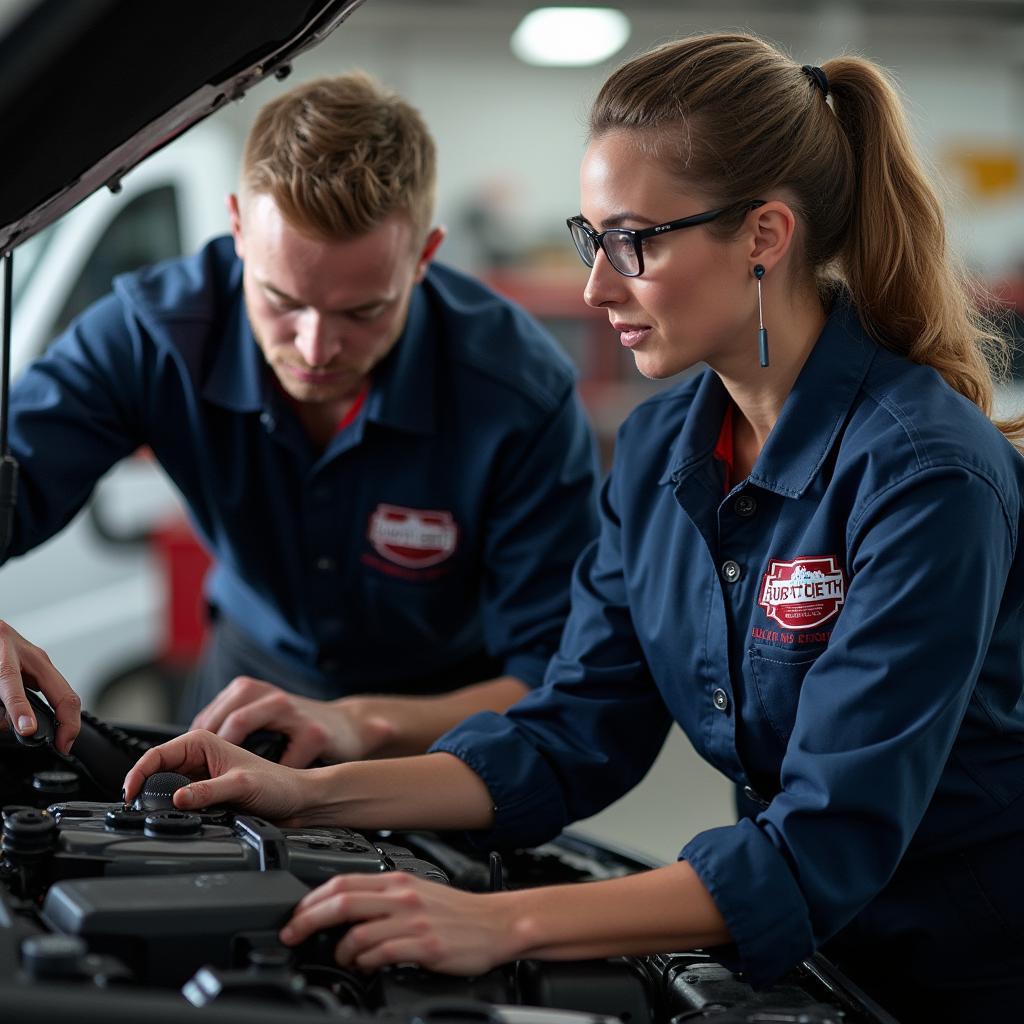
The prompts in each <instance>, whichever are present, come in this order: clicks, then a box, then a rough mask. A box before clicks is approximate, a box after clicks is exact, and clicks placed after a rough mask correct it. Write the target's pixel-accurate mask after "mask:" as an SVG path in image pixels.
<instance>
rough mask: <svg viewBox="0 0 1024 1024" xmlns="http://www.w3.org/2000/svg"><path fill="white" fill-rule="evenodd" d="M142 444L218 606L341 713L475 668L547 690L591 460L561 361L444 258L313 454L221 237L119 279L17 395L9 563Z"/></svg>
mask: <svg viewBox="0 0 1024 1024" xmlns="http://www.w3.org/2000/svg"><path fill="white" fill-rule="evenodd" d="M140 445H148V446H149V447H150V448H151V449H152V451H153V453H154V454H155V456H156V458H157V459H158V460H159V462H160V464H161V465H162V466H163V467H164V469H165V470H166V471H167V473H168V474H169V476H170V478H171V479H172V480H173V481H174V483H175V484H176V485H177V487H178V488H179V489H180V491H181V494H182V495H183V497H184V499H185V501H186V503H187V506H188V509H189V512H190V515H191V519H192V522H193V524H194V526H195V528H196V530H197V532H198V534H199V536H200V537H201V538H202V540H203V541H204V543H205V545H206V546H207V547H208V549H209V550H210V552H211V553H212V555H213V557H214V560H215V564H214V567H213V569H212V572H211V574H210V575H209V577H208V579H207V582H206V593H207V597H208V600H209V601H210V602H211V603H212V605H213V606H214V607H215V608H216V609H217V611H218V613H219V614H221V615H223V616H226V617H227V618H228V619H229V620H230V622H231V623H232V624H233V625H234V626H235V627H236V628H238V629H241V630H242V631H244V633H245V634H246V635H247V636H248V637H249V638H251V639H253V640H255V641H256V642H258V643H259V644H262V645H263V646H264V647H265V648H266V649H267V650H268V651H270V652H272V653H273V654H274V655H275V656H276V657H277V658H279V659H280V660H281V661H283V662H284V663H286V664H288V665H291V666H295V667H297V668H300V669H304V670H306V671H307V672H308V673H309V674H310V678H311V679H313V680H317V679H318V680H319V681H320V682H319V689H320V692H316V690H314V691H313V695H316V696H321V697H324V698H326V697H336V696H340V695H341V694H343V693H345V692H356V691H364V690H373V691H388V690H397V691H399V692H405V691H412V692H415V691H416V680H417V679H418V678H422V677H426V676H432V677H437V676H441V677H443V673H444V671H445V670H446V669H447V668H449V667H451V666H454V665H457V664H459V663H463V662H465V661H466V660H468V659H471V658H473V657H479V656H480V655H481V653H485V654H486V655H489V656H490V657H491V658H492V659H494V660H496V661H497V663H498V664H499V665H501V666H503V670H504V672H505V673H507V674H509V675H512V676H515V677H517V678H519V679H521V680H522V681H523V682H524V683H526V684H527V685H531V686H533V685H537V684H538V683H539V682H540V681H541V679H542V677H543V673H544V667H545V666H546V664H547V662H548V660H549V658H550V656H551V654H552V653H553V651H554V650H555V648H556V647H557V643H558V637H559V634H560V631H561V627H562V625H563V623H564V620H565V616H566V614H567V611H568V590H569V580H570V576H571V572H572V565H573V562H574V561H575V558H576V556H577V555H578V554H579V552H580V550H581V549H582V547H583V546H584V544H585V543H586V542H587V541H588V540H589V539H590V538H591V537H593V536H594V535H595V534H596V531H597V512H596V501H595V497H596V495H595V490H596V482H595V481H596V459H595V451H594V446H593V442H592V438H591V435H590V431H589V428H588V425H587V422H586V418H585V414H584V412H583V409H582V407H581V405H580V403H579V400H578V396H577V394H576V391H575V385H574V373H573V370H572V367H571V364H570V363H569V361H568V360H567V358H566V357H565V356H564V355H563V354H562V353H561V352H560V351H559V350H558V349H557V346H556V345H555V343H554V342H553V341H552V340H551V338H550V337H549V336H548V335H547V334H546V333H545V332H544V330H543V329H542V328H541V327H540V326H539V325H538V324H537V323H536V322H535V321H534V320H532V319H531V318H530V317H529V316H527V315H526V314H525V313H524V312H523V311H522V310H520V309H518V308H517V307H515V306H513V305H512V304H511V303H509V302H507V301H505V300H504V299H502V298H500V297H499V296H497V295H496V294H494V293H493V292H491V291H490V290H488V289H487V288H485V287H484V286H483V285H481V284H480V283H478V282H476V281H474V280H472V279H471V278H469V277H467V276H465V275H463V274H461V273H458V272H456V271H454V270H451V269H447V268H444V267H441V266H438V265H433V266H431V268H430V269H429V270H428V272H427V275H426V277H425V279H424V281H423V282H422V283H421V284H419V285H417V286H416V287H415V289H414V291H413V294H412V299H411V304H410V308H409V315H408V321H407V323H406V325H405V329H404V331H403V333H402V335H401V337H400V338H399V340H398V342H397V343H396V345H395V347H394V349H393V350H392V351H391V353H389V355H388V356H387V357H386V358H385V359H384V361H383V362H382V363H381V364H380V365H379V366H378V367H377V368H376V369H375V370H374V372H373V377H372V386H371V388H370V392H369V394H368V396H367V398H366V401H365V404H364V406H363V408H362V410H361V411H360V414H359V416H358V417H357V419H356V420H355V421H354V422H353V423H352V424H351V425H350V426H348V427H347V428H346V429H345V430H344V431H341V432H340V433H339V434H337V435H336V436H335V437H334V438H333V439H332V440H331V442H330V443H329V444H328V446H327V447H326V449H325V450H324V451H322V452H318V451H317V450H315V449H314V447H313V446H312V445H311V444H310V442H309V441H308V439H307V437H306V435H305V433H304V432H303V429H302V427H301V425H300V423H299V421H298V419H297V417H296V416H295V415H294V413H293V412H292V410H291V409H290V408H289V406H288V403H287V401H286V400H285V398H284V396H283V395H282V394H281V392H280V389H279V388H278V387H277V386H275V382H274V377H273V373H272V371H271V370H270V369H269V368H268V367H267V365H266V363H265V361H264V358H263V355H262V353H261V351H260V350H259V348H258V346H257V344H256V342H255V339H254V338H253V334H252V329H251V327H250V325H249V321H248V318H247V316H246V312H245V306H244V301H243V295H242V265H241V263H240V261H239V260H238V259H237V258H236V257H235V255H234V250H233V246H232V241H231V239H230V238H226V237H225V238H220V239H217V240H214V241H213V242H211V243H210V244H209V245H207V246H206V247H205V248H203V249H202V250H201V251H200V252H199V253H198V254H196V255H195V256H193V257H191V258H187V259H183V260H177V261H173V262H170V263H165V264H160V265H158V266H156V267H152V268H149V269H147V270H143V271H140V272H138V273H133V274H128V275H125V276H122V277H119V278H117V279H116V281H115V282H114V287H113V292H112V294H111V295H109V296H108V297H106V298H104V299H102V300H101V301H100V302H98V303H97V304H96V305H94V306H93V307H92V308H91V309H89V310H88V311H87V312H86V313H84V314H83V315H82V316H81V317H80V318H79V319H78V320H77V321H76V322H75V323H73V324H72V325H71V327H70V328H69V329H68V331H67V332H66V333H65V334H64V335H63V336H62V337H61V338H59V339H58V340H57V341H55V342H54V344H53V345H51V346H50V348H49V349H48V351H47V352H46V353H45V354H44V356H43V357H42V358H41V359H39V360H38V361H36V362H35V363H34V364H33V365H32V366H30V367H29V368H28V369H27V370H26V372H25V373H24V374H23V375H22V376H21V377H20V379H19V380H18V381H17V383H16V385H15V387H14V389H13V393H12V398H11V446H12V449H13V452H14V454H15V456H16V457H17V458H18V460H19V461H20V463H21V481H20V483H21V486H20V491H19V495H18V506H17V523H16V529H15V534H14V541H13V547H12V553H13V554H17V553H19V552H22V551H26V550H28V549H29V548H32V547H34V546H35V545H37V544H39V543H41V542H42V541H44V540H45V539H46V538H47V537H49V536H51V535H52V534H53V533H55V532H56V531H57V530H59V529H60V528H61V527H62V526H63V525H64V524H65V523H66V522H67V521H68V520H69V519H70V518H71V517H72V516H73V515H74V514H75V512H77V511H78V509H79V508H81V506H82V505H83V503H84V502H85V500H86V499H87V497H88V496H89V494H90V492H91V491H92V488H93V485H94V484H95V483H96V481H97V480H98V479H99V478H100V476H101V475H102V474H103V473H104V472H105V471H106V470H107V469H108V468H109V467H110V466H111V465H113V464H114V463H115V462H116V461H117V460H118V459H121V458H123V457H124V456H126V455H128V454H130V453H131V452H133V451H135V449H137V448H138V447H139V446H140Z"/></svg>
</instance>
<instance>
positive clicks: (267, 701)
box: [191, 676, 393, 768]
mask: <svg viewBox="0 0 1024 1024" xmlns="http://www.w3.org/2000/svg"><path fill="white" fill-rule="evenodd" d="M358 707H359V705H358V703H356V702H354V701H352V700H348V701H346V700H345V699H342V700H336V701H323V700H313V699H311V698H309V697H298V696H296V695H295V694H292V693H288V692H286V691H285V690H282V689H280V688H279V687H277V686H274V685H273V684H271V683H266V682H263V680H261V679H253V678H251V677H249V676H239V677H238V678H237V679H234V680H233V681H232V682H231V684H230V685H229V686H228V687H226V688H225V689H224V690H222V691H221V692H220V693H219V694H218V695H217V696H216V697H214V699H213V700H212V701H210V703H209V704H207V706H206V707H205V708H203V710H202V711H200V712H199V714H198V715H196V717H195V718H194V719H193V721H192V726H191V728H193V729H208V730H209V731H210V732H213V733H216V734H217V735H218V736H221V737H223V738H224V739H225V740H227V741H228V742H229V743H241V742H242V741H243V740H244V739H245V738H246V736H248V735H249V734H250V733H252V732H256V731H257V730H258V729H269V730H272V731H274V732H283V733H284V734H285V735H286V736H287V737H288V746H287V747H286V748H285V751H284V753H283V754H282V755H281V764H282V765H285V766H286V767H289V768H305V767H307V766H308V765H310V764H312V763H313V762H314V761H316V760H317V759H319V760H321V761H327V762H329V763H335V762H341V761H361V760H364V759H365V758H367V757H372V756H373V755H374V754H375V753H377V751H378V750H380V749H381V747H383V746H384V745H385V744H386V743H387V741H388V740H389V739H390V737H391V735H392V732H393V729H392V727H391V724H390V723H389V722H388V721H387V719H385V718H383V717H381V716H379V715H373V714H370V715H361V714H359V713H358V710H357V709H358Z"/></svg>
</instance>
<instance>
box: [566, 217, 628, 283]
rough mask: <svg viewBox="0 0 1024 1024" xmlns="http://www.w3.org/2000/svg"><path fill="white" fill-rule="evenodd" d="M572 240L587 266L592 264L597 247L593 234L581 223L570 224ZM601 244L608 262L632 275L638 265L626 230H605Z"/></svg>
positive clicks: (620, 271)
mask: <svg viewBox="0 0 1024 1024" xmlns="http://www.w3.org/2000/svg"><path fill="white" fill-rule="evenodd" d="M572 240H573V241H574V242H575V243H576V251H577V252H578V253H579V254H580V258H581V259H582V260H583V262H584V263H586V265H587V266H588V267H592V266H593V265H594V260H595V259H596V258H597V247H596V243H595V241H594V236H593V235H592V234H590V232H588V231H587V230H586V229H585V228H584V227H583V226H582V225H580V224H575V223H574V224H573V225H572ZM602 245H603V248H604V252H605V255H606V256H607V257H608V262H609V263H611V265H612V266H613V267H614V268H615V269H616V270H617V271H619V273H621V274H627V275H634V274H636V273H637V272H638V271H639V269H640V267H639V263H638V261H637V255H636V246H635V245H634V244H633V238H632V236H631V235H630V233H629V232H628V231H614V230H613V231H606V232H605V233H604V236H603V239H602Z"/></svg>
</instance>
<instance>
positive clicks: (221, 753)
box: [124, 730, 308, 823]
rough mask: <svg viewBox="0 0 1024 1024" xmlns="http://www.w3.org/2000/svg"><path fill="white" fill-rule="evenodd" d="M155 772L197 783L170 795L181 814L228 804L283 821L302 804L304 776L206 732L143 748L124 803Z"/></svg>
mask: <svg viewBox="0 0 1024 1024" xmlns="http://www.w3.org/2000/svg"><path fill="white" fill-rule="evenodd" d="M157 772H180V773H181V774H182V775H188V776H190V777H191V778H193V779H196V780H198V781H196V782H193V783H192V784H191V785H190V786H184V787H182V788H181V789H179V790H178V791H177V792H176V793H175V794H174V806H175V807H177V808H178V809H179V810H183V811H184V810H191V809H193V808H198V807H211V806H213V805H214V804H229V805H230V806H232V807H234V808H237V809H241V810H246V811H251V812H253V813H254V814H259V815H261V816H262V817H266V818H272V819H273V820H274V821H281V822H284V823H287V822H289V821H291V820H293V819H294V818H295V817H296V815H298V814H299V812H300V811H301V810H302V809H303V807H304V805H305V801H304V800H303V795H304V787H305V786H306V783H305V780H304V779H303V775H305V774H307V773H304V772H298V771H296V770H295V769H294V768H283V767H282V766H281V765H277V764H273V763H272V762H270V761H265V760H264V759H263V758H262V757H257V756H256V755H255V754H250V753H249V751H248V750H243V749H242V748H241V747H236V746H235V745H234V744H233V743H229V742H228V741H227V740H224V739H221V738H220V737H219V736H214V735H213V734H212V733H209V732H203V731H199V730H197V731H195V732H187V733H185V735H184V736H178V737H177V738H176V739H173V740H170V741H169V742H167V743H162V744H161V745H160V746H158V747H153V748H152V749H151V750H147V751H146V753H145V754H143V755H142V757H140V758H139V760H138V761H137V762H136V763H135V766H134V767H133V768H132V770H131V771H130V772H129V773H128V774H127V775H126V776H125V780H124V794H125V796H124V798H125V801H126V802H130V801H131V800H134V799H135V796H136V795H137V794H138V793H139V791H140V790H141V789H142V786H143V783H144V782H145V781H146V779H147V778H149V776H150V775H154V774H156V773H157ZM306 788H308V787H306Z"/></svg>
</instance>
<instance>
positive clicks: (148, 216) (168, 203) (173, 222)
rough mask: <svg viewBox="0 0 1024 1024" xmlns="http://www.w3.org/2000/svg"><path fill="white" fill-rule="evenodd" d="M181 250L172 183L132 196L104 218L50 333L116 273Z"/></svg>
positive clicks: (99, 292) (55, 332)
mask: <svg viewBox="0 0 1024 1024" xmlns="http://www.w3.org/2000/svg"><path fill="white" fill-rule="evenodd" d="M179 255H181V225H180V223H179V220H178V206H177V202H176V196H175V189H174V186H173V185H164V186H162V187H161V188H157V189H152V190H151V191H149V192H144V193H143V194H142V195H140V196H137V197H136V198H135V199H133V200H132V201H131V202H130V203H128V204H127V205H126V206H125V207H124V209H122V210H120V211H119V212H118V214H117V216H116V217H115V218H114V219H113V220H112V221H111V222H110V224H109V225H108V226H107V228H106V230H105V231H104V232H103V234H102V236H101V237H100V240H99V242H98V243H97V245H96V248H95V249H94V250H93V253H92V255H91V256H90V257H89V258H88V259H87V260H86V262H85V266H84V268H83V270H82V273H81V276H80V277H79V278H78V280H77V281H76V282H75V284H74V287H73V288H72V289H71V291H70V292H69V293H68V297H67V300H66V301H65V303H64V307H63V309H62V310H61V312H60V316H59V317H58V318H57V321H56V323H55V324H54V330H53V335H54V336H56V335H58V334H60V333H61V331H63V330H64V328H65V327H67V325H68V324H69V323H70V322H71V321H72V320H73V319H74V318H75V317H76V316H78V314H79V313H81V312H82V311H83V310H84V309H85V308H86V307H87V306H89V305H90V304H91V303H93V302H95V301H96V300H97V299H98V298H101V297H102V296H103V295H105V294H106V293H107V292H108V291H110V282H111V281H112V280H113V279H114V277H116V276H117V275H118V274H123V273H124V272H125V271H128V270H135V269H136V268H137V267H141V266H144V265H145V264H147V263H157V262H158V261H160V260H165V259H170V258H171V257H173V256H179Z"/></svg>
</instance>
